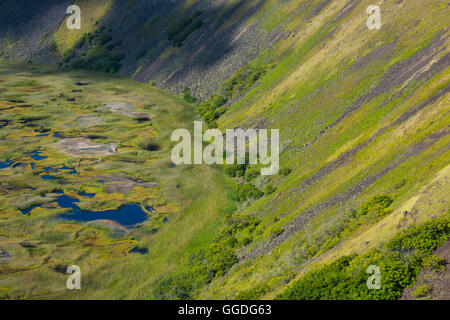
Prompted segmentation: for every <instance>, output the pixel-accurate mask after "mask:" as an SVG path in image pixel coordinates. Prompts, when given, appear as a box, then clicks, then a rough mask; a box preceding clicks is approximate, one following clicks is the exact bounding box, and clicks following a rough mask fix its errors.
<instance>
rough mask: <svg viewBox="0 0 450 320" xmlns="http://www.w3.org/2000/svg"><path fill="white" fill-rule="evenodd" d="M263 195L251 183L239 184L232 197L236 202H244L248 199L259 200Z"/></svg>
mask: <svg viewBox="0 0 450 320" xmlns="http://www.w3.org/2000/svg"><path fill="white" fill-rule="evenodd" d="M263 195H264V192H262V191H261V190H259V189H258V188H256V187H255V186H254V185H252V184H251V183H246V184H239V185H238V186H237V188H236V191H235V193H234V197H235V199H236V201H238V202H244V201H245V200H248V199H259V198H261V197H262V196H263Z"/></svg>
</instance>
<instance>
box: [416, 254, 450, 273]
mask: <svg viewBox="0 0 450 320" xmlns="http://www.w3.org/2000/svg"><path fill="white" fill-rule="evenodd" d="M422 266H423V267H424V268H425V269H429V270H431V271H432V272H439V271H444V270H445V267H446V261H445V259H444V258H442V257H440V256H438V255H436V254H432V255H431V256H429V257H426V258H425V259H424V260H423V262H422Z"/></svg>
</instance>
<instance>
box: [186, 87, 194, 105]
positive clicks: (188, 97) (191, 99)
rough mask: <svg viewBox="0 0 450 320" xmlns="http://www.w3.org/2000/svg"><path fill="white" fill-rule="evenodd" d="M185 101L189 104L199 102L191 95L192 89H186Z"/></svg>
mask: <svg viewBox="0 0 450 320" xmlns="http://www.w3.org/2000/svg"><path fill="white" fill-rule="evenodd" d="M183 100H184V101H186V102H188V103H196V102H197V99H196V98H195V97H194V96H192V95H191V89H189V88H184V90H183Z"/></svg>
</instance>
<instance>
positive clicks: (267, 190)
mask: <svg viewBox="0 0 450 320" xmlns="http://www.w3.org/2000/svg"><path fill="white" fill-rule="evenodd" d="M276 190H277V188H276V187H274V186H273V185H272V184H268V185H267V186H266V187H265V188H264V194H267V195H268V194H272V193H274V192H275V191H276Z"/></svg>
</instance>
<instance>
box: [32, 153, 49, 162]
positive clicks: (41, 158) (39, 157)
mask: <svg viewBox="0 0 450 320" xmlns="http://www.w3.org/2000/svg"><path fill="white" fill-rule="evenodd" d="M31 158H32V159H33V160H36V161H41V160H44V159H47V158H48V157H45V156H41V152H33V153H32V154H31Z"/></svg>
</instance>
